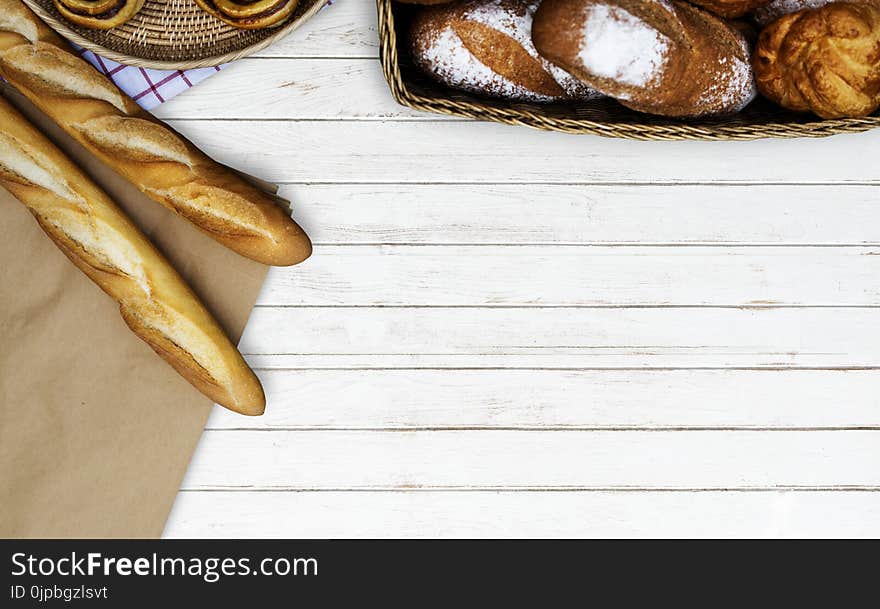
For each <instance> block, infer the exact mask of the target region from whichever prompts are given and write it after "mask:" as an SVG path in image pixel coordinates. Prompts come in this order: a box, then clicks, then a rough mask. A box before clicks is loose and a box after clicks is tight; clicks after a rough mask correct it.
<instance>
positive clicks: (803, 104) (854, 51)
mask: <svg viewBox="0 0 880 609" xmlns="http://www.w3.org/2000/svg"><path fill="white" fill-rule="evenodd" d="M755 74H756V76H757V80H758V88H759V90H760V91H761V93H762V94H763V95H764V96H766V97H767V98H769V99H770V100H772V101H774V102H776V103H777V104H779V105H780V106H783V107H784V108H788V109H789V110H795V111H798V112H813V113H814V114H817V115H819V116H821V117H822V118H843V117H859V116H867V115H869V114H871V113H872V112H874V111H875V110H876V109H877V108H878V107H880V9H876V8H874V7H873V6H869V5H867V4H848V3H843V2H841V3H835V4H828V5H826V6H823V7H821V8H818V9H812V10H805V11H801V12H799V13H792V14H790V15H785V16H784V17H782V18H781V19H778V20H777V21H774V22H773V23H771V24H770V25H769V26H767V27H766V28H765V29H764V30H763V31H762V32H761V35H760V37H759V39H758V46H757V49H756V50H755Z"/></svg>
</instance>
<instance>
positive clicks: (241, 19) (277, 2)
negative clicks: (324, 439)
mask: <svg viewBox="0 0 880 609" xmlns="http://www.w3.org/2000/svg"><path fill="white" fill-rule="evenodd" d="M196 4H198V5H199V7H200V8H201V9H202V10H203V11H207V12H208V13H210V14H212V15H214V16H215V17H216V18H217V19H219V20H220V21H222V22H224V23H228V24H229V25H231V26H233V27H237V28H241V29H243V30H259V29H263V28H267V27H277V26H279V25H281V24H282V23H283V22H284V21H285V20H286V19H287V18H288V17H290V16H291V15H292V14H293V11H294V10H296V5H297V4H298V0H253V1H251V2H247V1H246V0H196Z"/></svg>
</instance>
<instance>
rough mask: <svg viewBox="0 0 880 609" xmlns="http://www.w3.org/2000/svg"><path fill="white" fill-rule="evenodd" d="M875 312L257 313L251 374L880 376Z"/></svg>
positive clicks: (250, 339) (248, 334)
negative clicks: (845, 372) (592, 371)
mask: <svg viewBox="0 0 880 609" xmlns="http://www.w3.org/2000/svg"><path fill="white" fill-rule="evenodd" d="M878 344H880V309H875V308H872V309H868V308H855V309H833V308H795V309H740V308H687V307H685V308H638V309H631V308H622V309H621V308H600V309H570V308H548V309H508V308H495V309H471V308H451V309H450V308H348V307H334V308H308V307H306V308H258V309H256V310H255V311H254V313H253V315H252V317H251V321H250V323H249V325H248V327H247V329H246V330H245V334H244V337H243V339H242V342H241V349H242V351H243V352H244V353H246V354H256V355H263V357H249V358H248V359H249V361H251V363H252V364H253V365H255V366H258V367H269V368H282V367H289V368H327V367H330V368H335V367H343V368H347V367H364V368H383V367H393V368H397V367H406V368H412V367H417V368H424V367H430V368H434V367H440V368H447V367H455V368H471V367H474V368H491V367H514V368H535V367H541V368H546V367H549V368H577V369H583V368H642V367H650V368H656V367H664V368H665V367H673V368H680V367H706V368H713V367H725V368H727V367H747V368H751V367H773V368H778V367H782V368H787V367H821V368H837V367H847V368H854V367H877V366H878V365H880V354H878V349H877V345H878Z"/></svg>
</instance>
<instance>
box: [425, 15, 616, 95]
mask: <svg viewBox="0 0 880 609" xmlns="http://www.w3.org/2000/svg"><path fill="white" fill-rule="evenodd" d="M539 4H540V0H528V1H526V2H520V1H514V2H511V0H477V1H474V2H469V3H466V4H464V5H461V6H460V14H459V15H458V16H457V19H458V20H460V21H468V22H472V23H479V24H480V25H483V26H486V27H487V28H491V29H493V30H495V31H497V32H500V33H502V34H504V35H506V36H509V37H510V38H512V39H513V40H515V41H516V42H517V43H519V45H520V46H521V47H522V48H523V50H524V51H525V52H526V53H527V54H528V55H529V56H531V57H532V58H533V59H535V61H537V62H539V63H540V65H542V66H543V68H544V70H545V71H546V72H548V73H549V74H550V76H551V77H552V78H553V80H555V81H556V82H557V83H558V84H559V86H560V87H561V88H562V90H563V91H564V92H565V94H566V96H567V97H569V98H573V99H592V98H595V97H598V96H599V94H598V93H597V92H596V91H594V90H593V89H591V88H590V87H588V86H587V85H586V84H584V83H582V82H581V81H579V80H577V79H576V78H575V77H573V76H572V75H571V74H569V73H568V72H566V71H565V70H563V69H562V68H559V67H558V66H555V65H553V64H552V63H550V62H549V61H547V60H546V59H544V58H543V57H541V56H540V55H539V54H538V51H537V50H536V49H535V45H534V43H533V42H532V18H533V15H534V12H535V10H536V9H537V7H538V5H539ZM415 47H416V49H415V51H416V52H415V53H414V58H415V61H416V63H417V64H418V65H419V66H420V67H421V68H422V69H424V70H425V71H427V72H428V73H430V74H432V75H433V76H434V77H435V78H436V79H437V80H439V81H440V82H443V83H444V84H446V85H448V86H450V87H453V88H456V89H462V90H465V91H472V92H475V93H484V94H486V93H487V94H490V95H494V96H498V97H504V98H508V99H517V100H525V101H538V102H548V101H556V100H559V99H562V97H553V96H549V95H544V94H541V93H537V92H535V91H532V90H530V89H527V88H526V87H524V86H522V85H520V84H518V83H516V82H514V81H512V80H510V79H509V78H506V77H504V76H502V75H501V74H498V73H497V72H495V71H494V70H493V69H492V68H490V67H489V66H487V65H486V64H484V63H483V62H481V61H480V60H479V59H478V58H477V57H476V56H475V55H474V54H473V53H471V51H470V50H468V48H467V46H466V45H465V43H464V42H463V41H462V39H461V38H460V37H459V35H458V34H457V33H456V31H455V27H454V25H453V23H452V20H450V22H449V23H447V24H446V25H445V26H444V27H442V28H441V29H439V31H437V30H434V31H431V30H427V31H423V32H421V33H420V34H419V35H418V36H417V37H416V40H415Z"/></svg>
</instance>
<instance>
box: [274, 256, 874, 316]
mask: <svg viewBox="0 0 880 609" xmlns="http://www.w3.org/2000/svg"><path fill="white" fill-rule="evenodd" d="M315 254H316V255H315V256H313V258H312V259H311V260H309V261H308V262H306V263H305V264H303V265H300V266H296V267H291V268H288V269H273V270H272V281H271V282H270V283H269V284H268V285H267V286H266V288H265V289H264V290H263V292H262V293H261V295H260V299H259V300H258V304H260V305H264V306H270V305H287V306H290V305H296V306H304V305H308V306H314V305H335V306H338V305H346V306H352V305H357V306H373V305H378V306H398V305H419V306H426V305H432V306H608V305H613V306H646V305H647V306H650V305H667V306H669V305H706V306H755V305H758V306H762V305H777V306H792V305H821V306H875V305H878V304H880V249H877V248H855V247H846V248H816V247H787V248H759V247H740V248H734V247H728V248H717V247H628V248H616V247H605V246H596V247H565V246H534V247H510V246H484V247H477V246H442V247H440V246H419V247H406V246H359V247H355V246H320V247H317V248H315Z"/></svg>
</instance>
